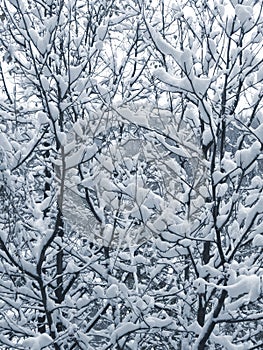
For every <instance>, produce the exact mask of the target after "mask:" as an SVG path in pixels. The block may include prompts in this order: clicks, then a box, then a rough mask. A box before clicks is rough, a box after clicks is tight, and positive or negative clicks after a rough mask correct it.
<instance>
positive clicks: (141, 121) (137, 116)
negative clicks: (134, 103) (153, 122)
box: [118, 108, 149, 127]
mask: <svg viewBox="0 0 263 350" xmlns="http://www.w3.org/2000/svg"><path fill="white" fill-rule="evenodd" d="M118 113H119V114H120V115H121V116H122V118H123V119H125V120H128V121H130V122H131V123H134V124H136V125H139V126H144V127H149V124H148V120H147V117H146V115H144V114H143V113H142V112H133V111H131V110H130V109H128V108H121V109H119V110H118Z"/></svg>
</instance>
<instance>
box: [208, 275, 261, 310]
mask: <svg viewBox="0 0 263 350" xmlns="http://www.w3.org/2000/svg"><path fill="white" fill-rule="evenodd" d="M204 283H205V284H207V285H209V286H212V287H215V288H218V289H221V290H226V291H227V292H228V295H229V296H230V297H231V298H238V297H240V296H242V295H243V294H245V296H244V297H243V298H240V300H239V303H240V304H241V303H249V302H255V301H257V300H258V298H259V297H260V295H261V288H262V281H261V280H260V277H259V276H257V275H248V276H246V275H240V276H238V277H237V278H236V281H235V282H234V283H233V284H231V285H227V286H219V285H215V284H214V283H208V282H206V281H205V282H204Z"/></svg>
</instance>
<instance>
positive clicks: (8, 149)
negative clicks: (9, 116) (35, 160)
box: [0, 132, 12, 152]
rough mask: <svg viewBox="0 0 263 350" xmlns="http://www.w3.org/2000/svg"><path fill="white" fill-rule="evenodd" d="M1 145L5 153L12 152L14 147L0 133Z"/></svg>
mask: <svg viewBox="0 0 263 350" xmlns="http://www.w3.org/2000/svg"><path fill="white" fill-rule="evenodd" d="M0 145H1V146H2V148H3V149H4V151H5V152H12V146H11V144H10V142H9V141H8V139H7V137H6V135H5V134H4V133H2V132H0Z"/></svg>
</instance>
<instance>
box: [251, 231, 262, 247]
mask: <svg viewBox="0 0 263 350" xmlns="http://www.w3.org/2000/svg"><path fill="white" fill-rule="evenodd" d="M252 245H253V247H263V234H257V235H256V236H255V237H254V238H253V241H252Z"/></svg>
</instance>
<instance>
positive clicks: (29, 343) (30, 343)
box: [23, 333, 53, 350]
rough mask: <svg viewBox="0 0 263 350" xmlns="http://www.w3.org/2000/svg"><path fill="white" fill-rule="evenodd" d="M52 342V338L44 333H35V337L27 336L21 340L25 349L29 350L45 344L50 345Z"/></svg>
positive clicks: (36, 349)
mask: <svg viewBox="0 0 263 350" xmlns="http://www.w3.org/2000/svg"><path fill="white" fill-rule="evenodd" d="M52 344H53V339H52V338H51V337H50V336H49V335H48V334H46V333H44V334H40V335H37V336H35V337H29V338H28V339H26V340H24V342H23V346H24V347H25V349H30V350H41V349H44V348H46V347H47V346H51V345H52Z"/></svg>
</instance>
